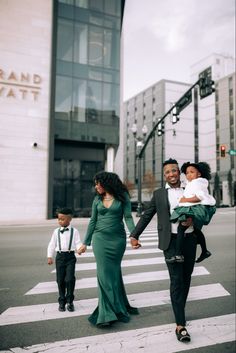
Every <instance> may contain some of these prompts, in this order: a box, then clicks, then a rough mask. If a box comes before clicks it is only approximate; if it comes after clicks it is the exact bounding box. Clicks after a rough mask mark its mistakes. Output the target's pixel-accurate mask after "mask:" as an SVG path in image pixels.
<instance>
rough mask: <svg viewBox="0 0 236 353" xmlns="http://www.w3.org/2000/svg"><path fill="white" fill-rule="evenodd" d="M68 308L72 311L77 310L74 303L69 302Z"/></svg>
mask: <svg viewBox="0 0 236 353" xmlns="http://www.w3.org/2000/svg"><path fill="white" fill-rule="evenodd" d="M67 310H68V311H70V312H72V311H75V307H74V304H73V303H68V304H67Z"/></svg>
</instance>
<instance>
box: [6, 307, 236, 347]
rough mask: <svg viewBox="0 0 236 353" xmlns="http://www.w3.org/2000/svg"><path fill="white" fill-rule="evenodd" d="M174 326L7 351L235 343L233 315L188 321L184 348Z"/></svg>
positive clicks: (149, 328)
mask: <svg viewBox="0 0 236 353" xmlns="http://www.w3.org/2000/svg"><path fill="white" fill-rule="evenodd" d="M174 327H175V325H174V323H172V324H165V325H160V326H152V327H148V328H142V329H135V330H128V331H121V332H116V333H106V334H103V335H102V334H101V335H95V336H88V337H81V338H74V339H69V340H63V341H58V342H53V343H43V344H37V345H34V346H29V347H24V348H20V347H18V348H11V350H9V351H5V352H7V353H8V352H9V353H10V352H11V353H12V352H13V353H22V352H27V353H42V352H47V353H54V352H57V353H67V352H68V353H73V352H74V353H76V352H80V353H94V352H96V353H111V352H113V353H118V352H119V353H127V352H130V353H134V352H136V353H142V352H145V353H153V352H156V351H157V350H158V351H159V352H161V353H176V352H180V351H189V350H191V349H196V348H200V347H206V346H213V345H216V344H219V343H225V342H232V341H234V340H235V314H228V315H222V316H215V317H209V318H204V319H198V320H192V321H191V322H189V324H188V327H187V328H188V330H189V332H190V334H191V337H192V340H191V342H189V343H188V344H184V343H181V342H179V341H177V340H176V337H175V333H174Z"/></svg>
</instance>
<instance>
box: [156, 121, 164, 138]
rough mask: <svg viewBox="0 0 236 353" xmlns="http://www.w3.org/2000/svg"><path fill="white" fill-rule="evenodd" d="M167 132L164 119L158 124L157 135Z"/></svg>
mask: <svg viewBox="0 0 236 353" xmlns="http://www.w3.org/2000/svg"><path fill="white" fill-rule="evenodd" d="M164 133H165V123H164V121H162V122H161V123H159V124H158V126H157V136H161V135H163V134H164Z"/></svg>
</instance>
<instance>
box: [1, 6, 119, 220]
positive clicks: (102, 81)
mask: <svg viewBox="0 0 236 353" xmlns="http://www.w3.org/2000/svg"><path fill="white" fill-rule="evenodd" d="M123 9H124V1H122V0H118V1H117V0H96V1H95V0H54V1H53V0H41V1H39V2H35V1H33V0H22V1H21V2H16V1H14V0H9V1H7V2H6V1H4V2H1V4H0V19H1V21H0V37H1V38H0V51H1V59H0V118H1V132H0V135H1V147H0V149H1V152H0V153H1V162H2V165H3V166H4V168H3V169H2V172H1V174H0V175H1V176H0V185H1V196H2V203H3V205H4V207H3V210H2V212H1V214H0V221H1V220H2V221H8V220H22V221H23V220H29V219H35V220H36V219H46V218H52V217H53V216H54V213H55V209H56V208H57V207H59V206H68V207H72V209H73V211H74V212H75V214H76V215H78V214H80V215H83V214H82V211H83V212H85V213H86V210H89V209H90V208H91V202H92V198H93V176H94V174H95V173H96V172H97V171H99V170H102V169H107V170H113V169H114V160H115V154H116V151H117V148H118V145H119V121H120V119H119V117H120V112H119V111H120V34H121V26H122V16H123ZM29 34H30V35H29Z"/></svg>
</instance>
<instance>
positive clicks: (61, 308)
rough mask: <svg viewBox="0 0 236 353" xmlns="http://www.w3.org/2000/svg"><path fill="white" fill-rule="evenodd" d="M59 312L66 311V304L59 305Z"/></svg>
mask: <svg viewBox="0 0 236 353" xmlns="http://www.w3.org/2000/svg"><path fill="white" fill-rule="evenodd" d="M58 310H59V311H65V310H66V309H65V304H59V307H58Z"/></svg>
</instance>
